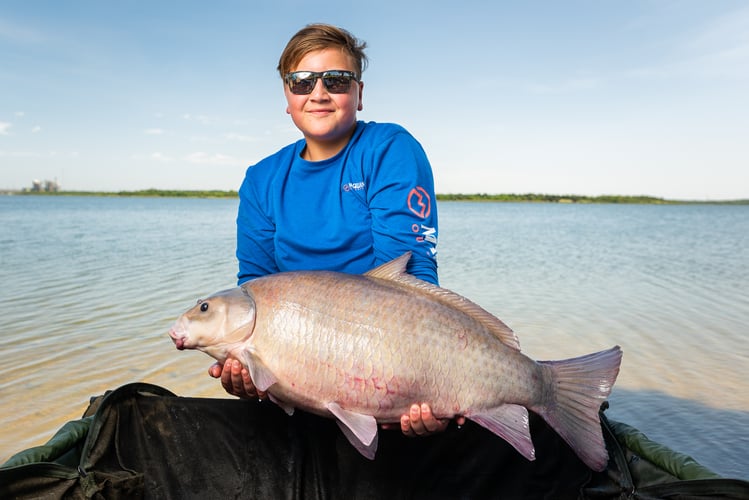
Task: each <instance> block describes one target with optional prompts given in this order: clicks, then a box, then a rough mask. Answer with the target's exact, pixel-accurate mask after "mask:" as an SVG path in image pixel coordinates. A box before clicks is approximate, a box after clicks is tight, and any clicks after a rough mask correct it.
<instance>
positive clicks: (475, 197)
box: [0, 189, 749, 205]
mask: <svg viewBox="0 0 749 500" xmlns="http://www.w3.org/2000/svg"><path fill="white" fill-rule="evenodd" d="M0 194H13V195H39V196H133V197H135V196H142V197H164V198H236V197H237V192H236V191H220V190H206V191H184V190H169V189H166V190H164V189H143V190H138V191H55V192H46V191H31V190H22V191H1V192H0ZM437 199H438V200H440V201H487V202H515V203H517V202H529V203H629V204H649V205H685V204H715V205H749V199H740V200H669V199H665V198H657V197H654V196H622V195H603V196H582V195H575V194H563V195H558V194H539V193H525V194H485V193H479V194H437Z"/></svg>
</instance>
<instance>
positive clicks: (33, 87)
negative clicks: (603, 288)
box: [0, 0, 749, 200]
mask: <svg viewBox="0 0 749 500" xmlns="http://www.w3.org/2000/svg"><path fill="white" fill-rule="evenodd" d="M310 22H329V23H333V24H338V25H340V26H343V27H345V28H347V29H349V30H350V31H352V32H353V33H354V34H355V35H357V36H358V37H360V38H362V39H364V40H366V41H367V43H368V45H369V49H368V55H369V57H370V67H369V69H368V70H367V71H365V73H364V78H363V80H364V82H365V87H364V101H363V103H364V110H363V111H362V112H361V113H360V114H359V117H360V119H363V120H374V121H382V122H384V121H389V122H396V123H400V124H402V125H404V126H405V127H406V128H408V129H409V130H410V131H411V132H412V133H413V134H414V136H415V137H416V138H417V139H418V140H419V141H420V142H421V143H422V145H423V146H424V148H425V150H426V151H427V154H428V156H429V158H430V160H431V162H432V166H433V169H434V173H435V182H436V188H437V191H438V192H440V193H478V192H481V193H526V192H534V193H549V194H566V193H573V194H584V195H600V194H623V195H636V194H645V195H652V196H660V197H665V198H671V199H698V200H704V199H714V200H719V199H736V198H749V4H747V2H745V1H743V0H736V1H732V0H710V1H706V0H673V1H669V0H659V1H655V0H653V1H645V0H628V1H618V2H615V1H600V0H589V1H564V2H560V1H551V0H549V1H523V2H520V1H518V2H507V1H494V2H489V1H476V0H468V1H463V2H455V1H452V2H443V1H440V0H429V1H421V0H417V1H409V2H406V1H398V2H393V1H390V0H380V1H377V2H354V1H348V2H338V1H336V0H328V1H326V2H304V1H285V0H276V1H274V2H256V1H250V0H247V1H238V0H234V1H221V0H216V1H213V2H204V1H191V0H180V1H178V0H173V1H158V0H142V1H134V0H131V1H126V0H121V1H105V0H96V1H84V0H67V1H59V0H3V1H2V2H0V189H8V188H10V189H20V188H23V187H28V186H30V185H31V181H32V180H33V179H57V180H58V181H59V182H60V183H61V184H62V187H63V188H64V189H69V190H107V191H116V190H136V189H147V188H159V189H237V188H238V186H239V184H240V182H241V180H242V178H243V176H244V171H245V169H246V167H247V166H248V165H251V164H253V163H255V162H257V161H258V160H260V159H261V158H263V157H265V156H267V155H269V154H271V153H273V152H275V151H276V150H278V149H279V148H281V147H282V146H284V145H286V144H288V143H290V142H292V141H294V140H296V139H298V138H299V137H300V134H299V132H298V130H296V129H295V128H294V126H293V124H292V123H291V120H290V118H289V117H288V115H286V113H285V101H284V98H283V92H282V87H281V80H280V78H279V76H278V74H277V73H276V70H275V68H276V65H277V62H278V56H279V55H280V53H281V51H282V50H283V47H284V46H285V44H286V42H287V40H288V39H289V37H290V36H291V35H292V34H293V33H294V32H296V31H297V30H298V29H299V28H301V27H302V26H304V25H305V24H307V23H310Z"/></svg>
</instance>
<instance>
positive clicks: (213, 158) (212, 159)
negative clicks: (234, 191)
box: [185, 151, 244, 166]
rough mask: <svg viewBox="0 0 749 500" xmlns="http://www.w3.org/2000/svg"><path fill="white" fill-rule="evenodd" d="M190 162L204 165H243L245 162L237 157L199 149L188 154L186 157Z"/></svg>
mask: <svg viewBox="0 0 749 500" xmlns="http://www.w3.org/2000/svg"><path fill="white" fill-rule="evenodd" d="M185 160H187V161H188V162H190V163H198V164H202V165H223V166H241V165H244V162H242V161H240V160H237V159H236V158H234V157H232V156H228V155H224V154H221V153H213V154H209V153H204V152H202V151H198V152H195V153H192V154H189V155H187V157H186V158H185Z"/></svg>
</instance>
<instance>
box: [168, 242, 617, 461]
mask: <svg viewBox="0 0 749 500" xmlns="http://www.w3.org/2000/svg"><path fill="white" fill-rule="evenodd" d="M409 257H410V255H409V254H405V255H403V256H401V257H399V258H398V259H395V260H393V261H391V262H389V263H386V264H383V265H382V266H380V267H377V268H375V269H373V270H371V271H369V272H368V273H365V274H364V275H349V274H343V273H336V272H330V271H294V272H285V273H277V274H273V275H268V276H264V277H261V278H257V279H254V280H250V281H248V282H246V283H244V284H243V285H242V286H241V287H237V288H234V289H230V290H224V291H221V292H219V293H217V294H214V295H212V296H210V297H208V298H207V299H203V300H201V301H199V302H198V304H197V305H196V306H194V307H193V308H192V309H190V310H188V311H187V312H185V313H184V314H183V315H182V316H180V318H178V319H177V321H176V322H175V324H174V326H173V327H172V328H171V330H170V332H169V334H170V336H171V337H172V339H173V340H174V342H175V344H176V345H177V347H178V348H180V349H200V350H203V351H205V352H206V353H208V354H210V355H211V356H213V357H214V358H216V359H218V360H219V361H221V362H223V361H225V360H226V359H227V358H229V357H231V358H235V359H239V360H240V361H242V362H243V364H244V365H245V366H246V367H247V368H248V370H249V372H250V374H251V376H252V379H253V381H254V383H255V385H256V387H257V388H258V389H260V390H262V391H267V392H268V394H269V396H270V398H271V399H272V400H273V401H274V402H276V403H277V404H279V405H280V406H282V407H283V408H284V409H285V410H286V411H287V412H288V413H292V412H293V411H294V409H295V408H299V409H302V410H305V411H310V412H313V413H317V414H319V415H323V416H326V417H331V418H335V419H336V421H337V423H338V425H339V427H340V428H341V430H342V431H343V432H344V434H345V435H346V437H347V438H348V439H349V441H350V442H351V444H352V445H354V446H355V447H356V448H357V449H358V450H359V451H360V452H361V453H362V454H363V455H365V456H366V457H368V458H374V456H375V452H376V449H377V426H378V423H385V422H397V421H399V419H400V416H401V415H403V414H406V413H407V412H408V409H409V407H410V405H411V404H413V403H419V402H427V403H429V405H430V406H431V408H432V412H433V413H434V415H435V416H438V417H446V418H453V417H455V416H459V415H462V416H465V417H466V418H468V419H471V420H473V421H475V422H476V423H478V424H479V425H482V426H484V427H486V428H487V429H489V430H490V431H492V432H494V433H495V434H497V435H499V436H501V437H502V438H504V439H505V440H507V441H508V442H509V443H510V444H511V445H513V446H514V447H515V448H516V449H517V450H518V451H519V452H520V453H521V454H522V455H523V456H525V457H526V458H528V459H530V460H533V459H534V458H535V451H534V448H533V443H532V439H531V436H530V431H529V428H528V410H532V411H534V412H536V413H538V414H539V415H541V417H542V418H544V419H545V420H546V421H547V422H548V423H549V425H550V426H551V427H552V428H553V429H555V430H556V431H557V432H558V433H559V434H560V436H561V437H562V438H563V439H564V440H565V441H567V443H568V444H569V445H570V446H571V447H572V449H573V450H574V451H575V452H576V453H577V454H578V456H579V457H580V458H581V460H583V461H584V462H585V463H586V464H587V465H588V466H589V467H591V468H593V469H595V470H602V469H603V468H604V467H605V466H606V462H607V453H606V448H605V446H604V443H603V437H602V435H601V429H600V422H599V420H598V409H599V407H600V404H601V403H602V402H603V400H604V399H605V398H606V397H608V394H609V393H610V391H611V387H612V386H613V384H614V381H615V380H616V376H617V374H618V372H619V366H620V363H621V356H622V354H621V350H620V349H619V347H618V346H616V347H614V348H611V349H609V350H606V351H601V352H599V353H594V354H589V355H586V356H581V357H579V358H574V359H569V360H561V361H534V360H532V359H530V358H529V357H527V356H525V355H523V354H522V353H521V352H520V347H519V343H518V341H517V337H516V336H515V334H514V332H513V331H512V330H511V329H510V328H509V327H507V325H505V324H504V323H503V322H502V321H501V320H499V319H498V318H496V317H495V316H493V315H491V314H490V313H488V312H487V311H485V310H484V309H482V308H481V307H480V306H478V305H476V304H474V303H473V302H471V301H470V300H468V299H467V298H465V297H462V296H460V295H457V294H455V293H453V292H451V291H449V290H446V289H444V288H440V287H437V286H435V285H432V284H430V283H426V282H424V281H421V280H419V279H417V278H415V277H413V276H411V275H408V274H407V273H406V272H405V269H406V263H407V262H408V259H409ZM226 325H230V326H228V327H227V326H226Z"/></svg>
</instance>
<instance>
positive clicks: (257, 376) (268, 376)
mask: <svg viewBox="0 0 749 500" xmlns="http://www.w3.org/2000/svg"><path fill="white" fill-rule="evenodd" d="M243 354H244V356H243V357H244V361H245V364H246V365H247V370H249V372H250V377H251V378H252V383H253V384H255V387H257V388H258V389H259V390H261V391H267V390H268V387H270V386H272V385H273V384H275V383H276V382H277V381H278V380H276V376H275V375H273V373H272V372H271V371H270V370H268V368H266V367H265V365H264V364H263V362H262V361H260V360H259V359H258V358H257V357H256V356H253V355H251V354H250V353H248V352H246V351H245V352H244V353H243Z"/></svg>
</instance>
